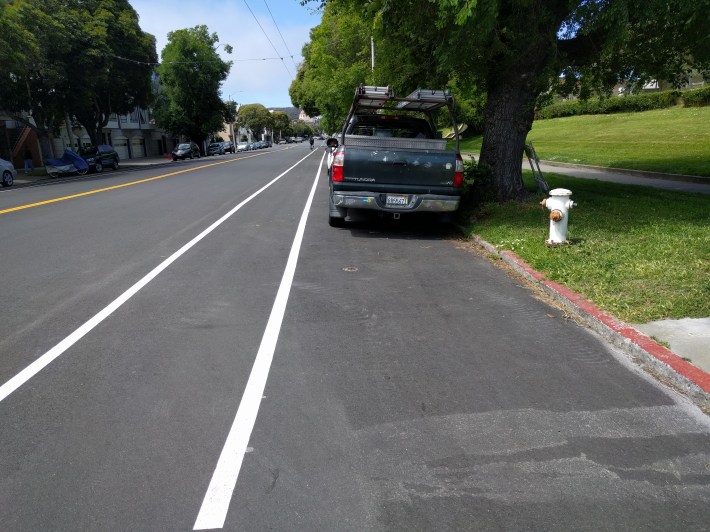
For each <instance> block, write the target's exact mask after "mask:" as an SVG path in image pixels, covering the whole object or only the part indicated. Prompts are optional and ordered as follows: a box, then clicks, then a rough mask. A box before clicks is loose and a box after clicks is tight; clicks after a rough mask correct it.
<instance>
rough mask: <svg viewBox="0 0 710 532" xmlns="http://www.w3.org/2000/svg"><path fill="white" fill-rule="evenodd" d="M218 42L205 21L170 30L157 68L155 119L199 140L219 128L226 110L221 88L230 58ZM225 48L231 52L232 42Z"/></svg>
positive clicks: (172, 130)
mask: <svg viewBox="0 0 710 532" xmlns="http://www.w3.org/2000/svg"><path fill="white" fill-rule="evenodd" d="M217 43H219V37H218V36H217V34H216V33H212V34H210V33H209V31H208V30H207V26H204V25H201V26H195V27H194V28H188V29H181V30H176V31H172V32H170V33H168V44H167V45H166V46H165V48H164V49H163V51H162V53H161V59H162V62H161V65H160V67H159V68H158V75H159V77H160V86H161V90H160V94H159V96H158V98H157V102H156V105H155V120H156V123H157V124H158V125H159V126H160V127H163V128H164V129H166V130H168V131H170V132H172V133H174V134H176V135H184V136H186V137H188V138H190V139H191V140H193V141H195V142H197V143H198V144H199V143H201V142H202V141H204V140H205V139H206V138H207V137H208V136H209V135H210V134H212V133H213V132H214V131H218V130H220V129H222V125H223V120H224V118H225V115H226V114H228V113H229V110H227V109H225V107H226V106H225V104H224V102H222V100H221V98H220V88H221V85H222V82H223V81H224V80H225V79H227V75H228V74H229V70H230V68H231V66H232V62H231V61H223V60H222V59H221V58H220V57H219V55H218V54H217V51H216V50H217V46H218V44H217ZM224 48H225V51H227V52H228V53H231V51H232V48H231V46H229V45H226V46H225V47H224Z"/></svg>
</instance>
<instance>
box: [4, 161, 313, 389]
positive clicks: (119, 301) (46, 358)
mask: <svg viewBox="0 0 710 532" xmlns="http://www.w3.org/2000/svg"><path fill="white" fill-rule="evenodd" d="M309 155H310V154H309ZM307 157H308V155H306V156H305V157H303V158H302V159H300V160H299V161H298V162H296V164H294V165H293V166H291V167H290V168H288V169H287V170H286V171H284V172H283V173H281V174H280V175H278V176H276V177H275V178H274V179H272V180H271V181H269V182H268V183H267V184H266V185H264V186H263V187H261V188H260V189H259V190H257V191H256V192H254V193H253V194H252V195H251V196H249V197H248V198H246V199H245V200H244V201H242V202H241V203H240V204H239V205H237V206H236V207H234V208H233V209H232V210H231V211H229V212H228V213H227V214H225V215H224V216H222V217H221V218H220V219H219V220H217V221H216V222H214V223H213V224H212V225H210V226H209V227H208V228H207V229H205V230H204V231H202V232H201V233H200V234H199V235H197V236H196V237H195V238H193V239H192V240H190V241H189V242H188V243H187V244H185V245H184V246H183V247H181V248H180V249H179V250H177V251H176V252H175V253H173V254H172V255H170V256H169V257H168V258H167V259H165V260H164V261H163V262H162V263H161V264H159V265H158V266H156V267H155V268H154V269H153V270H152V271H151V272H150V273H149V274H148V275H146V276H145V277H143V278H142V279H141V280H140V281H138V282H137V283H136V284H134V285H133V286H131V287H130V288H129V289H128V290H126V291H125V292H124V293H123V294H121V295H120V296H118V297H117V298H116V299H114V300H113V301H112V302H111V303H109V304H108V306H107V307H106V308H104V309H103V310H101V311H100V312H99V313H98V314H96V315H95V316H94V317H93V318H91V319H89V321H87V322H86V323H84V324H83V325H81V326H80V327H79V328H78V329H76V330H75V331H74V332H73V333H71V334H70V335H69V336H67V337H66V338H65V339H64V340H62V341H61V342H59V343H58V344H57V345H55V346H54V347H53V348H52V349H50V350H49V351H47V352H46V353H45V354H43V355H42V356H41V357H39V358H38V359H37V360H35V361H34V362H32V363H31V364H30V365H29V366H27V367H26V368H25V369H23V370H22V371H20V372H19V373H18V374H17V375H15V376H14V377H12V378H11V379H10V380H9V381H7V382H6V383H5V384H3V385H2V386H0V402H2V401H4V400H5V399H6V398H7V396H8V395H10V394H11V393H12V392H14V391H15V390H17V389H18V388H19V387H20V386H22V385H23V384H25V383H26V382H27V381H29V380H30V379H31V378H32V377H34V376H35V375H37V374H38V373H39V372H40V371H42V370H43V369H44V368H46V367H47V366H48V365H49V364H51V363H52V361H54V360H55V359H57V358H58V357H60V356H61V355H62V354H63V353H64V352H65V351H66V350H67V349H69V348H70V347H71V346H73V345H74V344H75V343H76V342H78V341H79V340H81V338H83V337H84V336H85V335H86V334H88V333H89V332H90V331H91V330H92V329H93V328H94V327H96V326H97V325H98V324H99V323H101V322H102V321H104V320H105V319H106V318H108V317H109V316H110V315H111V314H112V313H113V312H114V311H115V310H117V309H118V308H119V307H120V306H121V305H123V304H124V303H125V302H126V301H128V300H129V299H131V297H133V296H134V295H136V294H137V293H138V291H139V290H140V289H141V288H143V287H144V286H145V285H147V284H148V283H149V282H151V281H152V280H153V279H155V278H156V277H157V276H158V275H159V274H160V273H161V272H162V271H163V270H165V269H166V268H167V267H168V266H170V265H171V264H172V263H173V262H175V261H176V260H177V259H178V258H180V257H181V256H182V255H184V254H185V253H186V252H187V251H188V250H189V249H190V248H192V247H193V246H194V245H195V244H197V243H198V242H199V241H200V240H202V239H203V238H205V237H206V236H207V235H209V234H210V233H211V232H212V231H214V230H215V229H216V228H217V227H219V226H220V225H222V224H223V223H224V222H225V221H226V220H227V219H229V218H230V217H231V216H232V215H233V214H234V213H235V212H237V211H238V210H239V209H241V208H242V207H243V206H244V205H246V204H247V203H249V202H250V201H251V200H253V199H254V198H256V197H257V196H258V195H259V194H261V193H262V192H264V191H265V190H266V189H267V188H269V187H270V186H271V185H273V184H274V183H276V182H277V181H278V180H279V179H281V178H282V177H283V176H285V175H286V174H287V173H289V172H290V171H291V170H293V169H294V168H296V166H298V165H299V164H301V163H302V162H303V161H304V160H305V159H306V158H307Z"/></svg>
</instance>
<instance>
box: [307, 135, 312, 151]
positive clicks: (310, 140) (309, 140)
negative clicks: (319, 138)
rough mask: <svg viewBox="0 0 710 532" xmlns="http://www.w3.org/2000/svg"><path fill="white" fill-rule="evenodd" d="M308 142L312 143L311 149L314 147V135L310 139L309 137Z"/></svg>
mask: <svg viewBox="0 0 710 532" xmlns="http://www.w3.org/2000/svg"><path fill="white" fill-rule="evenodd" d="M308 142H309V143H310V145H311V149H313V137H311V138H310V139H308Z"/></svg>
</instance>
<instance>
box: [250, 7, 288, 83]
mask: <svg viewBox="0 0 710 532" xmlns="http://www.w3.org/2000/svg"><path fill="white" fill-rule="evenodd" d="M244 5H245V6H247V9H248V10H249V13H251V16H252V17H254V20H255V21H256V23H257V25H258V26H259V28H261V33H263V34H264V37H266V40H267V41H269V44H270V45H271V47H272V48H273V49H274V52H276V54H277V55H278V53H279V51H278V50H277V49H276V46H274V43H272V42H271V39H269V36H268V35H267V34H266V32H265V31H264V28H263V27H262V26H261V23H260V22H259V19H258V18H256V15H255V14H254V12H253V11H252V10H251V7H249V4H247V0H244ZM281 64H282V65H283V66H284V68H285V69H286V72H288V75H289V77H290V78H291V79H293V74H291V71H290V70H289V69H288V67H287V66H286V62H285V61H284V59H283V57H282V58H281Z"/></svg>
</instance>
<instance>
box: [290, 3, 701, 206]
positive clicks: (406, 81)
mask: <svg viewBox="0 0 710 532" xmlns="http://www.w3.org/2000/svg"><path fill="white" fill-rule="evenodd" d="M315 1H317V3H319V4H320V5H321V6H323V19H322V22H321V24H320V25H319V26H318V27H317V28H315V29H314V30H312V31H311V42H310V43H308V44H307V45H306V47H304V53H303V55H304V64H303V66H302V68H301V69H300V70H299V73H298V75H297V78H296V80H295V81H294V82H293V84H292V86H291V90H290V93H291V97H292V100H293V102H294V104H300V105H302V106H303V107H304V108H305V109H307V112H309V114H311V115H313V116H314V115H315V114H318V112H320V113H322V114H323V115H324V117H326V118H327V120H328V127H330V126H331V120H336V121H337V119H338V118H339V117H344V116H345V114H346V112H347V105H349V104H348V103H346V101H347V100H349V98H350V96H351V95H352V91H353V89H354V87H355V86H356V85H357V84H358V83H366V84H379V85H392V86H393V87H394V88H395V90H396V92H398V93H407V92H409V91H411V90H413V89H415V88H417V87H429V88H440V87H442V86H444V85H445V86H447V87H449V88H452V89H454V91H455V94H456V96H457V97H459V98H460V96H461V95H463V96H464V99H466V100H467V101H468V107H469V108H470V109H471V110H473V111H475V110H476V109H478V108H480V107H481V106H482V122H483V123H482V129H483V145H482V150H481V155H480V161H479V162H480V163H481V164H482V165H484V166H487V167H489V168H490V170H491V172H492V174H493V177H494V180H495V184H496V189H497V194H498V199H499V200H501V201H505V200H510V199H519V198H522V197H523V196H524V195H525V190H524V189H523V186H522V179H521V158H522V153H523V148H524V144H525V138H526V136H527V133H528V131H529V130H530V128H531V127H532V122H533V117H534V109H535V104H536V101H537V99H538V97H539V96H540V95H541V94H543V93H546V92H548V91H549V90H560V91H566V92H568V93H569V92H574V93H581V94H582V95H584V94H585V93H588V92H589V91H591V90H597V91H605V90H608V89H609V88H610V87H611V86H612V85H613V84H615V83H619V82H623V83H629V84H632V85H633V84H636V85H639V84H642V83H643V82H644V81H647V80H649V79H655V78H660V79H666V80H670V81H674V82H676V83H677V82H679V81H680V80H682V79H683V77H685V76H687V75H688V72H689V71H690V70H691V69H693V68H696V69H699V70H701V71H703V72H705V73H706V75H707V74H708V69H709V65H710V41H709V39H710V31H709V28H708V17H707V13H708V12H709V11H708V9H709V8H710V0H576V1H575V0H546V1H544V2H541V1H531V0H410V1H407V2H398V1H393V0H366V1H364V2H361V1H356V0H329V1H327V2H323V1H320V0H315ZM303 3H308V0H305V1H304V2H303ZM370 35H372V36H373V38H374V41H375V55H376V66H375V69H374V71H371V70H370V69H369V68H368V61H369V49H368V50H367V54H366V53H365V49H366V47H367V41H368V40H369V36H370ZM340 43H348V44H349V46H350V48H349V49H348V50H342V49H340V48H338V46H339V44H340ZM561 76H562V77H561ZM560 79H561V80H562V82H560ZM341 82H342V83H341ZM348 85H349V86H348ZM346 86H348V87H347V90H345V89H346ZM477 95H478V96H477ZM344 100H345V101H344ZM477 102H480V104H479V103H477ZM484 102H485V103H484ZM308 106H311V108H310V109H309V107H308ZM329 106H331V107H329ZM331 117H335V118H331Z"/></svg>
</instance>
